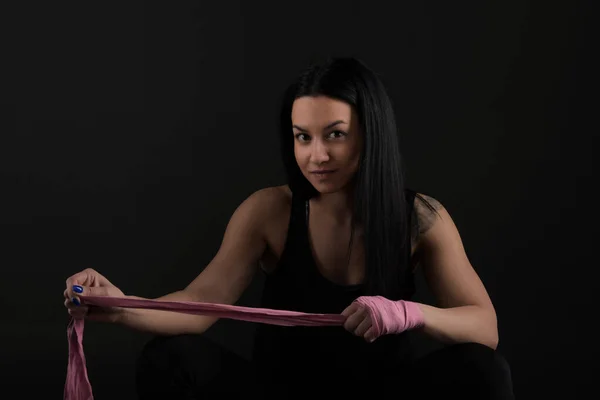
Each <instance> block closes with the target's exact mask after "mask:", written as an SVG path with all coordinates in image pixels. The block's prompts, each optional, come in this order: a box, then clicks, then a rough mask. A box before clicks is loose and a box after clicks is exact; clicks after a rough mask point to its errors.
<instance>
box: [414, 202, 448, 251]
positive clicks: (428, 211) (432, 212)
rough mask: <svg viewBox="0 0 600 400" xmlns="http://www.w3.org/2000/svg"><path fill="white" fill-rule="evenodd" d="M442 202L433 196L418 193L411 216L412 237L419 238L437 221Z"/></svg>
mask: <svg viewBox="0 0 600 400" xmlns="http://www.w3.org/2000/svg"><path fill="white" fill-rule="evenodd" d="M442 208H443V206H442V204H441V203H440V202H439V201H437V200H436V199H434V198H433V197H431V196H427V195H425V194H420V193H417V195H416V197H415V204H414V207H413V213H412V217H411V221H412V224H411V225H412V226H411V231H412V234H411V236H412V238H413V240H417V238H418V236H419V235H422V234H424V233H425V232H427V231H428V230H429V229H430V228H431V227H432V226H433V224H434V223H435V221H436V219H437V217H438V211H439V210H441V209H442Z"/></svg>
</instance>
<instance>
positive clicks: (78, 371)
mask: <svg viewBox="0 0 600 400" xmlns="http://www.w3.org/2000/svg"><path fill="white" fill-rule="evenodd" d="M79 298H80V301H81V304H82V305H88V306H99V307H125V308H146V309H153V310H168V311H177V312H181V313H187V314H198V315H209V316H216V317H221V318H230V319H237V320H242V321H250V322H260V323H265V324H272V325H283V326H335V325H343V324H344V321H345V320H346V317H344V316H343V315H341V314H308V313H302V312H297V311H280V310H271V309H267V308H252V307H241V306H231V305H225V304H211V303H195V302H175V301H157V300H142V299H130V298H122V297H97V296H79ZM83 327H84V320H83V319H71V321H70V322H69V326H68V328H67V337H68V339H69V364H68V366H67V379H66V382H65V390H64V400H93V399H94V396H93V394H92V386H91V385H90V381H89V379H88V374H87V368H86V363H85V354H84V352H83Z"/></svg>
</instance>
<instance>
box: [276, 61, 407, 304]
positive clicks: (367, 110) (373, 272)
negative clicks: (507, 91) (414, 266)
mask: <svg viewBox="0 0 600 400" xmlns="http://www.w3.org/2000/svg"><path fill="white" fill-rule="evenodd" d="M318 95H322V96H327V97H330V98H334V99H338V100H341V101H344V102H346V103H348V104H350V105H351V106H353V107H354V109H355V111H356V112H357V115H358V120H359V124H360V128H361V131H362V133H363V135H364V140H363V143H364V145H363V150H362V154H361V157H360V164H359V168H358V171H357V174H356V176H355V177H354V210H353V218H352V220H353V227H354V225H355V224H361V225H362V227H363V229H364V240H365V262H366V276H365V289H366V293H367V294H370V295H376V294H378V295H382V296H386V297H388V298H406V297H410V296H411V295H412V294H413V292H414V282H413V279H412V274H411V272H412V271H410V270H409V269H410V266H409V265H410V262H409V257H407V254H410V246H411V240H410V229H409V226H408V217H409V215H408V209H407V206H408V204H407V199H406V196H405V193H406V192H405V176H404V168H403V159H402V157H401V153H400V148H399V140H398V132H397V129H396V121H395V117H394V111H393V108H392V103H391V101H390V98H389V96H388V94H387V92H386V90H385V88H384V85H383V83H382V82H381V80H380V79H379V78H378V77H377V76H376V74H375V73H374V72H373V71H372V70H371V69H369V68H368V67H367V66H366V65H365V64H364V63H363V62H361V61H359V60H357V59H355V58H330V59H327V60H326V61H324V62H321V63H315V64H313V65H311V66H310V67H309V68H308V69H306V70H305V71H304V72H302V73H301V74H300V76H299V77H298V79H297V80H296V81H295V82H294V83H292V84H291V85H290V86H289V87H288V88H287V90H286V91H285V93H284V96H283V101H282V107H281V114H280V124H281V125H280V133H281V146H282V147H281V151H282V156H283V163H284V167H285V170H286V174H287V178H288V184H289V187H290V189H291V190H292V192H293V195H294V196H298V197H299V198H301V199H304V200H306V199H310V198H312V197H315V196H318V195H319V193H318V191H317V190H316V189H315V188H314V186H312V184H311V183H310V182H309V181H308V180H307V179H306V178H305V177H304V175H303V174H302V172H301V171H300V168H299V166H298V164H297V162H296V159H295V156H294V136H293V135H292V123H291V111H292V105H293V102H294V100H295V99H297V98H299V97H303V96H318ZM353 231H354V229H353Z"/></svg>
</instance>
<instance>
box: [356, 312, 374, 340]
mask: <svg viewBox="0 0 600 400" xmlns="http://www.w3.org/2000/svg"><path fill="white" fill-rule="evenodd" d="M370 327H371V317H370V315H369V314H368V313H366V315H365V318H363V320H362V321H361V322H360V324H358V326H357V327H356V329H355V330H354V334H355V335H356V336H364V335H365V333H367V331H368V330H369V328H370Z"/></svg>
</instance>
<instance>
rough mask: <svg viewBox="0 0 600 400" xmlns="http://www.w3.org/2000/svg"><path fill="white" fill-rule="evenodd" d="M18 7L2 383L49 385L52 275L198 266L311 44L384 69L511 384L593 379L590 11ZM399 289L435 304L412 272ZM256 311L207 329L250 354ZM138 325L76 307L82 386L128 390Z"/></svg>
mask: <svg viewBox="0 0 600 400" xmlns="http://www.w3.org/2000/svg"><path fill="white" fill-rule="evenodd" d="M15 3H16V2H15ZM281 3H283V4H281ZM484 3H485V4H484ZM19 4H21V5H19V6H18V8H17V6H16V5H13V6H10V7H13V8H12V9H9V8H8V7H9V6H8V5H6V4H5V5H3V10H2V12H1V13H0V22H1V23H0V26H1V28H0V29H2V35H1V37H2V69H3V70H4V72H2V75H1V76H2V79H1V81H0V105H1V109H2V113H3V115H2V119H1V121H2V124H1V126H0V130H1V133H0V174H1V175H0V177H1V189H0V190H1V196H0V206H1V207H0V222H1V229H2V231H1V233H2V241H1V244H0V249H1V251H0V265H1V266H2V279H0V302H1V303H0V306H2V318H1V319H0V320H1V321H2V327H1V329H0V335H1V336H0V339H1V341H0V344H1V346H2V351H1V356H0V360H1V361H0V363H1V365H2V367H3V370H2V375H1V376H2V387H3V388H14V389H16V390H18V393H19V394H18V395H19V397H20V398H38V397H37V395H38V394H39V393H44V395H43V398H45V399H55V398H60V396H62V389H63V385H64V379H65V372H66V361H67V340H66V339H67V338H66V333H65V329H66V325H67V322H68V316H67V313H66V311H65V309H64V308H63V304H62V303H63V298H62V292H63V290H64V288H65V286H64V284H65V279H66V278H67V277H68V276H69V275H71V274H73V273H75V272H77V271H79V270H81V269H84V268H86V267H93V268H95V269H97V270H98V271H100V272H101V273H103V274H104V275H105V276H107V277H108V278H109V279H110V280H112V281H113V283H115V284H116V285H117V286H119V287H120V288H121V289H122V290H123V291H124V292H125V293H126V294H131V295H138V296H144V297H157V296H161V295H163V294H166V293H168V292H170V291H173V290H177V289H180V288H182V287H183V286H185V285H186V284H187V283H188V282H189V281H190V280H192V279H193V278H194V277H195V276H196V275H197V274H198V273H199V272H200V271H201V270H202V268H203V267H204V266H205V265H206V264H207V263H208V262H209V261H210V260H211V258H212V257H213V256H214V254H215V252H216V251H217V249H218V246H219V244H220V241H221V239H222V234H223V232H224V228H225V225H226V223H227V221H228V219H229V217H230V216H231V214H232V212H233V211H234V210H235V208H236V207H237V206H238V205H239V203H241V202H242V201H243V200H244V199H245V198H246V197H247V196H248V195H249V194H250V193H252V192H253V191H255V190H257V189H259V188H262V187H266V186H272V185H279V184H283V183H285V180H284V175H283V169H282V166H281V164H280V160H279V154H278V138H277V132H276V123H277V119H276V117H277V112H278V99H279V96H280V95H281V92H282V90H283V88H284V86H285V85H286V84H287V83H289V82H290V81H291V79H293V78H294V77H295V75H296V74H297V73H298V72H299V71H300V70H301V69H303V68H304V67H305V66H306V65H307V64H308V62H309V61H310V60H311V59H313V58H315V57H317V56H324V55H353V56H357V57H359V58H361V59H363V60H364V61H365V62H366V63H367V64H368V65H370V66H371V67H372V68H373V69H375V70H376V71H377V72H378V73H379V74H380V75H381V78H382V79H383V80H384V82H385V84H386V85H387V87H388V88H389V92H390V95H391V96H392V99H393V101H394V106H395V110H396V113H397V118H398V126H399V128H400V137H401V143H402V146H403V152H404V156H405V158H406V164H407V167H408V171H407V176H408V178H409V184H410V186H411V187H412V188H414V189H415V190H418V191H421V192H425V193H428V194H430V195H432V196H434V197H436V198H437V199H438V200H440V201H441V202H442V203H443V204H444V205H445V206H446V207H447V208H448V209H449V211H450V213H451V214H452V216H453V217H454V219H455V222H456V224H457V225H458V227H459V230H460V232H461V234H462V237H463V241H464V243H465V247H466V249H467V252H468V254H469V257H470V259H471V262H472V264H473V265H474V266H475V268H476V269H477V271H478V272H479V274H480V276H481V277H482V279H483V281H484V283H485V285H486V286H487V288H488V290H489V292H490V295H491V296H492V299H493V301H494V303H495V305H496V307H497V312H498V317H499V324H500V325H499V326H500V346H499V350H500V351H501V352H502V353H503V354H504V355H505V356H506V358H507V359H508V360H509V362H510V364H511V366H512V371H513V379H514V385H515V392H516V395H517V398H520V399H526V398H547V397H552V398H559V397H561V396H567V397H568V398H580V397H581V398H582V397H583V392H584V391H585V390H587V389H590V388H593V386H592V383H593V382H592V379H594V377H595V376H596V375H597V373H598V367H597V361H595V362H592V361H593V360H597V357H598V355H599V352H598V346H597V332H596V333H594V332H593V328H592V326H591V321H592V318H591V317H593V316H594V314H595V313H594V307H593V304H592V303H593V302H594V299H593V290H594V289H595V287H596V282H595V280H594V276H597V273H596V269H597V265H598V263H597V262H596V261H595V258H594V257H593V256H594V255H595V250H596V248H595V242H594V241H593V238H594V237H595V236H596V233H595V230H596V226H598V225H597V224H598V218H597V216H596V208H597V207H596V204H595V203H596V197H595V196H593V190H594V189H595V187H594V186H595V183H596V182H597V179H598V177H597V176H594V174H593V169H594V167H595V165H594V163H595V161H594V159H593V155H594V152H595V148H594V147H593V145H592V137H593V134H594V132H595V133H597V129H598V128H597V124H596V121H595V120H593V118H592V115H593V113H594V112H595V109H594V110H592V102H591V101H588V100H587V97H588V96H591V95H592V90H591V89H590V82H591V72H592V70H593V69H592V67H591V66H590V62H591V58H592V54H593V50H592V48H591V40H590V36H589V34H588V33H586V30H587V29H588V27H589V24H588V23H587V21H586V20H587V19H588V17H589V15H590V12H591V10H590V9H589V7H588V8H586V7H584V6H582V5H580V4H577V3H575V2H563V4H554V3H552V2H543V3H542V2H540V4H534V3H532V2H528V1H524V0H520V1H502V2H478V1H470V2H458V3H457V2H431V1H424V2H423V1H418V2H414V1H413V2H401V3H400V4H397V3H396V2H388V1H368V2H360V3H358V2H353V3H350V2H342V1H334V2H323V3H321V2H312V1H303V2H280V3H279V4H278V3H276V2H273V3H271V2H269V3H268V4H267V3H266V2H264V3H261V2H258V3H257V2H243V3H242V2H208V1H205V2H197V1H181V2H180V1H176V2H160V3H150V2H120V3H118V4H108V3H98V2H92V3H90V2H73V1H70V2H44V3H42V2H40V3H38V4H35V5H33V4H30V3H27V5H25V4H23V3H19ZM594 97H595V96H594ZM422 284H423V282H422V281H421V282H420V285H421V286H423V285H422ZM260 285H261V280H260V277H257V280H256V282H255V283H254V284H253V285H252V287H251V288H250V289H249V290H248V293H246V294H245V295H244V297H243V299H242V300H241V304H248V305H253V304H256V301H257V300H258V296H259V295H260ZM418 299H419V300H421V301H431V298H430V296H429V294H428V293H427V291H426V289H425V288H423V292H422V293H421V294H420V295H419V298H418ZM253 329H254V327H253V326H252V325H251V324H247V323H240V322H233V321H220V322H218V323H217V325H215V327H214V328H213V329H211V331H210V332H209V335H211V336H212V337H214V338H216V339H217V340H219V341H222V342H224V343H226V344H228V345H229V346H231V348H233V349H234V350H236V351H239V352H240V353H243V354H248V351H249V349H250V347H249V346H250V344H251V334H252V331H253ZM147 338H148V336H147V335H146V334H144V333H140V332H134V331H129V330H126V329H124V328H122V327H119V326H110V325H102V324H93V323H88V324H87V325H86V332H85V350H86V355H87V361H88V370H89V374H90V379H91V382H92V385H93V387H94V390H95V394H96V398H97V399H121V398H123V399H125V398H132V396H133V380H132V376H133V362H134V359H135V356H136V354H137V352H138V351H139V350H140V348H141V346H142V345H143V343H144V341H145V340H146V339H147ZM435 345H436V344H434V343H431V342H428V340H427V339H422V349H423V351H427V349H431V348H432V347H434V346H435ZM30 380H31V381H30ZM27 382H30V383H27ZM31 382H34V383H36V384H37V385H38V386H37V387H36V386H34V385H32V383H31ZM349 384H350V383H349ZM586 397H589V394H588V396H586ZM592 397H593V396H592Z"/></svg>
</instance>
